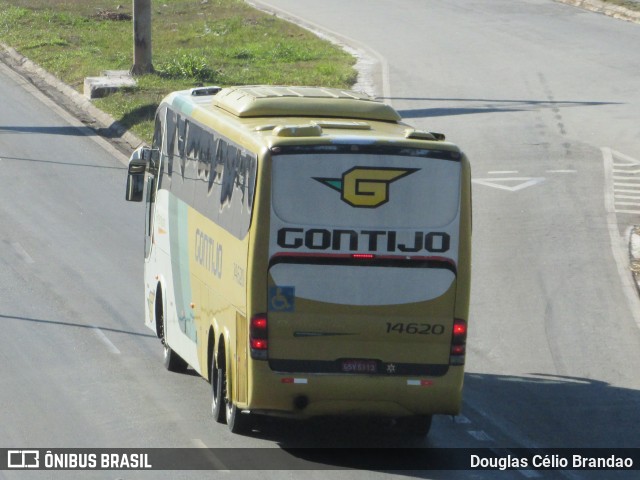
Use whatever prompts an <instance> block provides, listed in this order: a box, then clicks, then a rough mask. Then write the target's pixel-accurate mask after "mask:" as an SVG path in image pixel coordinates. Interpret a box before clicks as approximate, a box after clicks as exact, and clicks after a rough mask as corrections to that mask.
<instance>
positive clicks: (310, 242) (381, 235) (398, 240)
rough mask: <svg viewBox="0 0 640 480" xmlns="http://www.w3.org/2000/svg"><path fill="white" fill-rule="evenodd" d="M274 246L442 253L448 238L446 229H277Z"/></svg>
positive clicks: (448, 244) (447, 244)
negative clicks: (429, 230)
mask: <svg viewBox="0 0 640 480" xmlns="http://www.w3.org/2000/svg"><path fill="white" fill-rule="evenodd" d="M277 241H278V246H279V247H281V248H291V249H297V248H301V247H302V246H304V247H306V248H308V249H310V250H335V251H340V250H347V249H348V250H350V251H353V252H355V251H357V250H358V249H367V250H368V251H369V252H379V251H384V252H387V253H393V252H405V253H415V252H421V251H423V250H426V251H427V252H431V253H444V252H446V251H448V250H449V247H450V245H451V238H450V237H449V234H448V233H446V232H428V233H425V232H420V231H418V232H412V233H410V234H407V233H406V232H396V231H393V230H360V231H357V230H341V229H336V230H328V229H325V228H310V229H308V230H305V229H303V228H289V227H287V228H281V229H280V230H278V237H277Z"/></svg>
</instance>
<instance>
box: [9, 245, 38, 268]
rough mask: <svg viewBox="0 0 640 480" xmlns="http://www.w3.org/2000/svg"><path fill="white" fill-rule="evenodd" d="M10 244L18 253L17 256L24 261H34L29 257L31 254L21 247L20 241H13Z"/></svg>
mask: <svg viewBox="0 0 640 480" xmlns="http://www.w3.org/2000/svg"><path fill="white" fill-rule="evenodd" d="M11 246H12V247H13V249H14V250H15V251H16V253H17V254H18V256H19V257H20V258H21V259H22V260H24V261H25V262H26V263H36V262H35V260H34V259H33V258H31V255H29V254H28V253H27V251H26V250H25V249H24V248H23V246H22V245H20V243H18V242H13V243H12V244H11Z"/></svg>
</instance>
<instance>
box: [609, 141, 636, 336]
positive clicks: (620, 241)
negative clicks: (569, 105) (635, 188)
mask: <svg viewBox="0 0 640 480" xmlns="http://www.w3.org/2000/svg"><path fill="white" fill-rule="evenodd" d="M601 150H602V157H603V160H604V162H603V164H604V206H605V210H606V212H607V228H608V230H609V238H610V239H611V251H612V253H613V258H614V259H615V261H616V266H617V267H618V275H619V276H620V280H621V281H622V284H623V285H624V286H625V288H623V292H624V295H625V297H626V298H627V302H628V304H629V310H630V313H631V315H632V316H633V319H634V321H635V322H636V325H637V326H638V327H639V328H640V300H639V299H638V294H637V290H636V285H635V283H634V282H633V280H632V278H631V275H629V257H628V255H629V254H628V248H629V245H628V242H627V241H626V238H623V237H621V236H620V233H619V231H618V217H617V215H616V213H631V214H636V213H640V204H639V205H638V207H639V210H638V211H635V210H632V209H629V210H626V209H625V210H617V209H616V206H615V192H614V190H613V189H614V188H615V187H616V185H615V184H614V182H613V179H612V178H611V177H612V176H613V172H612V170H613V163H614V152H613V150H611V149H610V148H607V147H602V149H601ZM615 154H616V156H617V157H618V158H619V157H622V158H623V159H625V160H627V161H629V160H631V162H635V160H633V159H631V158H630V157H627V156H625V155H623V154H621V153H619V152H615ZM631 162H630V163H631Z"/></svg>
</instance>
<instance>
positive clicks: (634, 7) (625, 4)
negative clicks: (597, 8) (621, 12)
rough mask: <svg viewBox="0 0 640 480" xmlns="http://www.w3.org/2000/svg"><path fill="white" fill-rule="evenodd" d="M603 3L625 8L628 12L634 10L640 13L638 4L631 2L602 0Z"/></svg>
mask: <svg viewBox="0 0 640 480" xmlns="http://www.w3.org/2000/svg"><path fill="white" fill-rule="evenodd" d="M602 1H603V2H605V3H611V4H613V5H620V6H621V7H626V8H628V9H629V10H635V11H636V12H640V3H638V2H633V1H631V0H602Z"/></svg>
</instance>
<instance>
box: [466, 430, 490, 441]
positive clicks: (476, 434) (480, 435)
mask: <svg viewBox="0 0 640 480" xmlns="http://www.w3.org/2000/svg"><path fill="white" fill-rule="evenodd" d="M467 433H468V434H469V435H471V436H472V437H473V438H475V439H476V440H478V441H480V442H492V441H493V438H491V437H490V436H489V434H488V433H487V432H485V431H484V430H467Z"/></svg>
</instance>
